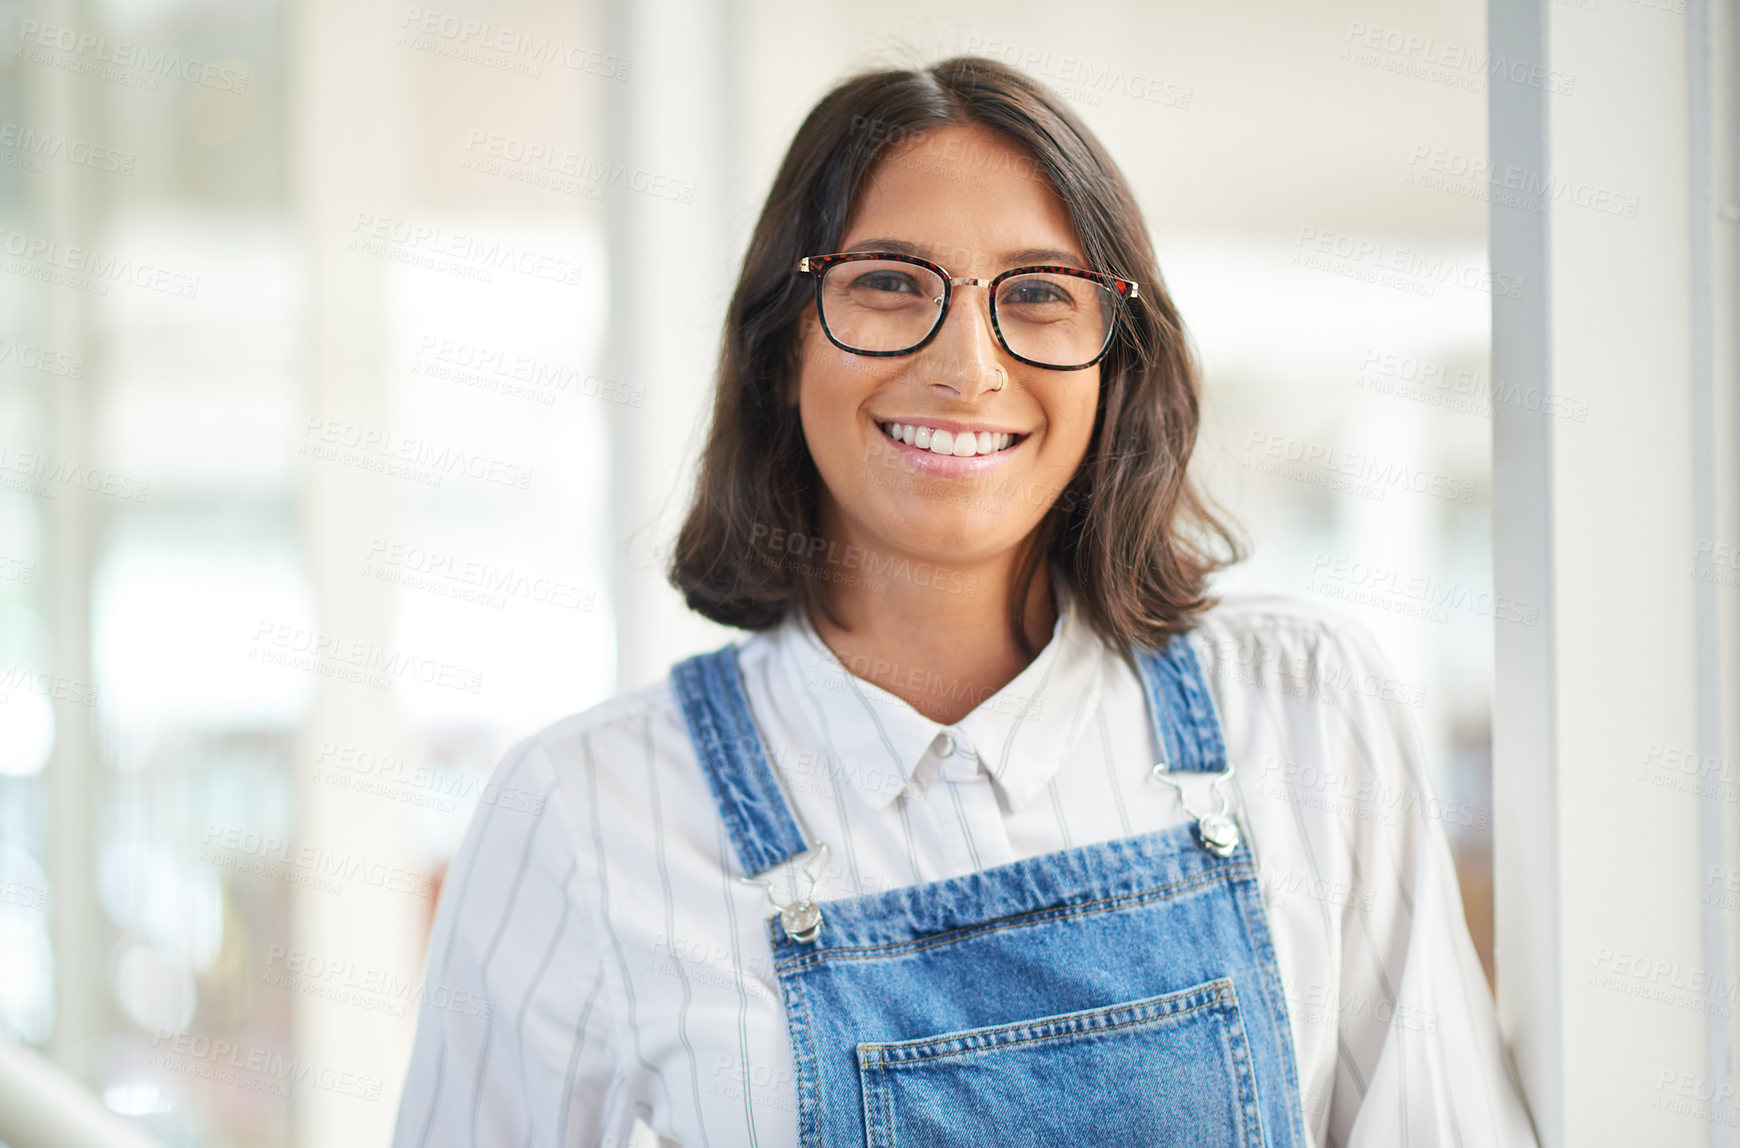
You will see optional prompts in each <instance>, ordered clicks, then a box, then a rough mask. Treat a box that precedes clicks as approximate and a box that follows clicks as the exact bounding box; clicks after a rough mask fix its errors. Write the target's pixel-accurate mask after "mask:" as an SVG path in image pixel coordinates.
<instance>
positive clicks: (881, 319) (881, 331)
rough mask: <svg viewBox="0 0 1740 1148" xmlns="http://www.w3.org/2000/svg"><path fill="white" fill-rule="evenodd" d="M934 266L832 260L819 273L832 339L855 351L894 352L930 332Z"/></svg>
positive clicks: (939, 284) (936, 279)
mask: <svg viewBox="0 0 1740 1148" xmlns="http://www.w3.org/2000/svg"><path fill="white" fill-rule="evenodd" d="M942 297H943V281H942V278H941V277H940V276H939V275H937V274H936V273H935V272H934V271H930V270H928V269H926V268H923V267H919V266H916V265H915V264H911V263H901V262H899V261H897V260H892V259H887V260H884V259H858V260H854V261H852V262H850V263H836V264H835V265H834V266H832V267H830V268H828V270H827V271H826V272H825V273H824V275H823V277H822V317H823V319H824V320H825V321H826V322H827V324H828V330H830V331H832V332H833V333H834V338H836V339H838V340H840V342H842V343H845V344H846V345H847V346H849V347H855V348H857V349H858V350H861V351H899V350H904V349H905V348H907V347H910V346H912V345H913V344H915V343H917V342H919V341H921V340H922V339H923V338H924V337H925V336H926V335H927V334H929V333H930V329H931V326H932V325H933V324H934V323H935V322H936V316H937V312H938V311H940V310H941V309H942Z"/></svg>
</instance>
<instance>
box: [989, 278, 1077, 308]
mask: <svg viewBox="0 0 1740 1148" xmlns="http://www.w3.org/2000/svg"><path fill="white" fill-rule="evenodd" d="M1002 302H1003V303H1004V304H1005V305H1007V306H1014V307H1042V306H1046V305H1056V304H1064V305H1068V304H1073V303H1074V302H1075V296H1074V294H1072V293H1071V292H1070V291H1068V290H1066V289H1065V288H1064V287H1063V286H1062V285H1061V284H1059V283H1054V282H1052V281H1051V280H1049V279H1017V280H1016V281H1015V282H1014V283H1012V284H1010V285H1009V286H1008V287H1005V288H1004V289H1003V297H1002Z"/></svg>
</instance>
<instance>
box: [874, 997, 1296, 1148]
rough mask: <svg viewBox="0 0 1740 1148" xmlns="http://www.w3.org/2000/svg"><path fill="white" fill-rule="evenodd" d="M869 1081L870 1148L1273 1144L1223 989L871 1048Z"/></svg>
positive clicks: (1232, 1003)
mask: <svg viewBox="0 0 1740 1148" xmlns="http://www.w3.org/2000/svg"><path fill="white" fill-rule="evenodd" d="M1010 989H1011V991H1017V992H1018V991H1019V986H1015V985H1011V986H1010ZM858 1069H859V1075H860V1078H861V1080H862V1084H863V1091H864V1131H865V1139H866V1141H867V1143H868V1144H869V1145H870V1146H871V1148H895V1146H896V1145H899V1146H900V1148H914V1146H919V1145H950V1146H952V1148H975V1146H979V1145H983V1146H984V1148H1020V1146H1023V1145H1034V1146H1036V1148H1037V1146H1040V1145H1045V1146H1050V1145H1058V1144H1070V1145H1084V1144H1145V1145H1190V1146H1192V1148H1240V1146H1248V1145H1260V1144H1261V1143H1262V1142H1263V1137H1262V1130H1261V1124H1260V1119H1259V1117H1258V1115H1257V1094H1256V1093H1257V1090H1256V1078H1255V1074H1254V1072H1253V1070H1252V1066H1251V1051H1250V1047H1249V1045H1248V1044H1247V1043H1246V1040H1245V1026H1244V1022H1243V1021H1242V1020H1241V1019H1240V1016H1239V1005H1238V996H1237V994H1236V993H1235V992H1234V991H1233V983H1232V980H1231V978H1226V977H1223V978H1221V979H1220V980H1214V981H1208V982H1206V983H1204V984H1200V985H1195V986H1193V987H1191V988H1187V989H1184V990H1182V991H1181V992H1174V993H1167V994H1165V995H1163V996H1154V997H1145V998H1143V999H1141V1000H1135V1001H1127V1002H1125V1003H1123V1004H1114V1005H1108V1006H1106V1007H1103V1008H1095V1009H1085V1010H1082V1011H1080V1012H1071V1013H1063V1014H1061V1015H1058V1016H1049V1017H1042V1018H1039V1019H1037V1020H1027V1021H1020V1022H1017V1023H1015V1024H1002V1025H993V1026H991V1027H988V1028H974V1029H967V1030H965V1031H963V1032H951V1033H944V1034H942V1035H940V1036H927V1037H921V1038H919V1039H917V1040H903V1041H898V1042H892V1043H879V1044H860V1045H858Z"/></svg>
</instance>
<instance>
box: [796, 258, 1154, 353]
mask: <svg viewBox="0 0 1740 1148" xmlns="http://www.w3.org/2000/svg"><path fill="white" fill-rule="evenodd" d="M868 259H875V260H880V261H885V262H894V263H909V264H911V265H913V266H915V267H922V268H924V269H925V270H927V271H930V272H931V273H932V274H934V275H935V276H936V277H937V278H938V279H940V280H942V297H941V299H940V301H939V302H940V306H939V307H938V308H937V314H936V319H935V321H934V322H932V323H931V326H930V330H928V331H926V332H925V334H924V337H923V338H922V339H919V340H918V341H917V342H915V343H913V344H912V345H911V346H909V347H901V348H899V349H896V350H882V351H871V350H865V349H863V348H860V347H854V346H851V345H849V344H847V343H844V342H841V341H840V339H839V338H838V337H837V336H836V335H835V334H834V331H833V329H832V328H831V327H829V325H828V317H827V310H826V308H825V306H824V305H823V297H822V280H823V278H824V277H825V275H826V273H827V271H828V269H829V268H830V267H837V266H839V265H841V264H845V263H853V262H861V261H863V260H868ZM796 273H797V274H799V275H814V276H815V278H816V315H817V316H818V318H820V320H821V324H822V331H823V333H825V334H826V335H827V336H828V341H829V342H831V343H833V344H834V346H836V347H838V348H840V350H842V351H848V352H850V353H851V354H854V355H872V356H891V355H910V354H912V353H913V352H914V351H917V350H920V349H921V348H923V347H924V346H925V344H927V343H929V342H930V341H931V340H932V339H934V338H936V333H937V332H938V331H940V330H942V325H943V321H944V320H945V319H946V318H948V313H949V304H950V302H952V301H953V296H954V289H955V287H957V286H966V285H976V286H980V287H984V288H986V289H987V291H988V295H989V301H990V309H991V330H992V331H993V332H994V333H995V334H996V336H997V342H998V343H999V344H1001V345H1002V347H1003V349H1004V350H1005V351H1007V352H1008V353H1009V355H1010V357H1011V358H1013V359H1015V360H1017V361H1019V362H1022V363H1026V364H1027V365H1028V366H1031V367H1040V368H1042V369H1045V370H1051V371H1082V370H1086V369H1087V368H1089V367H1091V366H1093V365H1094V364H1095V363H1098V362H1099V361H1100V360H1101V359H1103V358H1105V355H1106V352H1107V351H1108V350H1110V349H1111V346H1112V335H1113V333H1114V331H1115V330H1116V327H1117V323H1116V319H1115V316H1114V319H1113V321H1111V322H1108V323H1107V324H1106V336H1105V340H1104V342H1103V343H1102V344H1101V345H1100V349H1099V351H1098V353H1097V354H1095V355H1094V356H1093V358H1091V359H1089V360H1087V361H1086V362H1084V363H1071V364H1061V363H1046V362H1041V361H1039V360H1037V359H1030V358H1028V357H1027V356H1025V355H1022V354H1020V353H1019V352H1017V351H1015V350H1014V349H1013V348H1011V347H1010V346H1009V340H1008V339H1007V338H1006V337H1005V336H1004V334H1003V328H1002V325H1001V324H1000V323H999V322H998V317H997V289H998V288H999V287H1000V286H1002V285H1003V283H1004V282H1005V281H1007V280H1008V279H1010V278H1012V277H1014V276H1017V275H1033V274H1044V275H1069V276H1074V277H1076V278H1079V279H1085V280H1088V281H1089V282H1091V283H1097V284H1098V285H1100V286H1101V287H1104V288H1105V289H1106V290H1107V291H1108V292H1110V293H1111V294H1112V295H1113V296H1114V297H1115V298H1116V299H1117V301H1118V302H1119V303H1120V304H1121V305H1126V306H1127V305H1128V303H1129V301H1130V300H1131V299H1138V298H1140V297H1141V287H1140V285H1139V284H1137V283H1135V282H1133V281H1131V280H1129V279H1120V278H1118V277H1117V276H1115V275H1104V274H1101V273H1100V272H1097V271H1088V270H1085V269H1083V268H1080V267H1064V266H1059V265H1056V264H1048V263H1045V264H1033V265H1031V266H1027V267H1011V268H1010V269H1009V270H1007V271H1004V272H1003V273H1002V274H1000V275H998V276H996V277H995V278H992V279H973V278H968V277H960V276H954V275H950V274H949V273H948V272H947V271H945V270H943V269H942V268H941V267H939V266H937V265H936V264H935V263H932V262H930V261H929V260H927V259H920V258H918V257H917V256H916V255H902V254H900V253H899V252H894V251H843V252H838V253H836V254H833V255H806V256H804V257H803V258H802V259H800V260H798V265H797V271H796Z"/></svg>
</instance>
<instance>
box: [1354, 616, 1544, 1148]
mask: <svg viewBox="0 0 1740 1148" xmlns="http://www.w3.org/2000/svg"><path fill="white" fill-rule="evenodd" d="M1324 644H1325V648H1324V649H1323V651H1322V654H1323V657H1324V659H1325V661H1326V662H1327V663H1329V666H1327V667H1326V669H1327V676H1328V678H1329V679H1330V680H1335V681H1337V682H1339V683H1340V685H1339V687H1338V688H1335V689H1333V690H1331V691H1329V693H1328V698H1327V699H1326V700H1327V701H1328V704H1329V709H1330V711H1331V712H1330V713H1328V714H1327V715H1326V720H1325V728H1324V730H1323V736H1324V740H1325V750H1326V752H1327V754H1328V755H1329V758H1328V759H1329V760H1330V761H1332V762H1342V763H1346V765H1347V767H1348V768H1349V770H1350V771H1352V772H1353V773H1354V774H1355V775H1363V776H1361V778H1360V782H1359V785H1360V794H1361V798H1360V803H1361V805H1362V806H1363V807H1364V809H1365V812H1366V813H1367V814H1378V813H1381V814H1382V815H1365V816H1357V817H1350V818H1348V819H1347V820H1346V822H1345V824H1346V825H1347V832H1348V833H1349V835H1350V838H1351V852H1352V863H1353V865H1354V868H1355V872H1354V881H1355V883H1356V885H1357V886H1358V887H1359V888H1360V889H1361V890H1362V891H1363V892H1365V893H1367V894H1369V896H1363V897H1355V898H1351V899H1350V900H1349V902H1348V903H1347V904H1346V905H1345V906H1344V907H1343V909H1342V912H1341V936H1342V944H1341V959H1340V968H1339V970H1338V974H1339V984H1338V986H1337V991H1336V993H1335V997H1336V999H1335V1000H1334V1002H1333V1007H1334V1008H1335V1010H1336V1013H1337V1016H1338V1024H1339V1032H1338V1038H1337V1067H1336V1073H1335V1085H1334V1088H1333V1091H1332V1093H1331V1096H1330V1105H1329V1108H1330V1111H1329V1136H1328V1140H1329V1143H1330V1144H1337V1145H1343V1146H1345V1148H1393V1146H1394V1145H1397V1144H1410V1145H1473V1144H1488V1145H1497V1146H1501V1148H1535V1146H1536V1145H1537V1140H1536V1137H1535V1133H1534V1129H1533V1126H1532V1124H1531V1122H1530V1119H1529V1116H1528V1112H1527V1109H1526V1108H1525V1106H1524V1104H1523V1101H1522V1098H1521V1093H1520V1090H1519V1089H1518V1087H1517V1084H1516V1081H1515V1078H1514V1074H1513V1068H1512V1066H1511V1063H1510V1060H1509V1056H1508V1053H1507V1051H1506V1050H1505V1048H1504V1045H1503V1042H1502V1040H1501V1039H1500V1034H1499V1030H1498V1024H1497V1017H1496V1013H1495V1009H1494V1007H1493V1000H1492V994H1491V991H1490V990H1489V989H1488V987H1487V983H1486V977H1485V974H1484V973H1483V972H1482V970H1481V967H1480V961H1479V958H1478V957H1477V956H1476V954H1475V951H1474V944H1473V942H1472V940H1471V939H1470V937H1469V934H1468V923H1467V920H1466V918H1465V916H1464V913H1463V908H1462V898H1461V895H1460V891H1459V889H1458V885H1457V879H1456V870H1455V867H1454V864H1453V863H1452V860H1451V855H1450V845H1449V840H1448V837H1447V834H1446V832H1445V828H1444V821H1445V819H1446V818H1455V819H1456V820H1457V821H1458V823H1462V824H1468V823H1471V822H1470V821H1469V819H1470V818H1477V817H1478V818H1486V817H1489V813H1488V811H1486V810H1484V809H1475V808H1472V807H1469V806H1466V805H1460V804H1457V803H1454V802H1450V803H1447V802H1445V801H1443V800H1441V799H1440V798H1439V797H1438V796H1437V794H1436V793H1435V791H1434V787H1433V785H1432V782H1431V777H1430V771H1429V770H1428V769H1427V768H1426V761H1425V755H1424V752H1423V749H1422V745H1421V740H1420V734H1419V730H1418V727H1417V726H1416V724H1415V721H1414V717H1413V714H1412V712H1411V710H1410V709H1409V708H1408V707H1407V706H1406V705H1404V704H1402V702H1401V700H1399V697H1398V695H1397V692H1396V691H1394V690H1390V689H1385V688H1383V685H1384V683H1395V682H1396V681H1397V679H1396V677H1395V675H1394V673H1393V672H1392V671H1391V669H1390V667H1389V664H1388V662H1387V660H1386V659H1385V658H1384V656H1383V654H1382V653H1381V652H1380V651H1379V650H1378V648H1377V645H1376V643H1375V642H1373V641H1372V639H1371V638H1370V636H1369V635H1368V634H1367V633H1366V632H1365V631H1364V629H1363V628H1361V627H1360V626H1358V625H1357V624H1355V623H1353V622H1351V621H1345V620H1341V621H1337V622H1336V623H1335V624H1334V625H1332V626H1330V627H1328V628H1327V633H1326V634H1325V638H1324ZM1337 662H1339V663H1340V665H1339V667H1336V666H1335V665H1334V663H1337ZM1368 686H1369V687H1371V688H1367V687H1368ZM1325 1003H1328V1002H1325Z"/></svg>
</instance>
